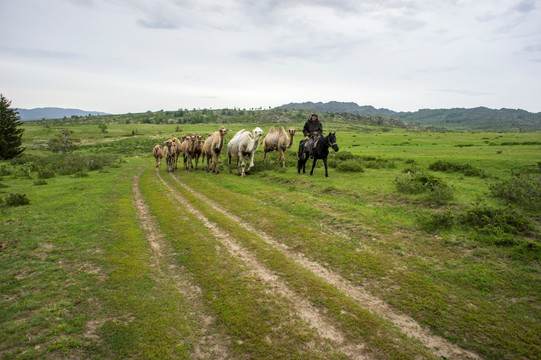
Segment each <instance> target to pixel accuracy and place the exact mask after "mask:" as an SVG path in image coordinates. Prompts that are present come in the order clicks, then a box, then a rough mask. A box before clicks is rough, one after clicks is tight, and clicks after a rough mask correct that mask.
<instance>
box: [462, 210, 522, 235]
mask: <svg viewBox="0 0 541 360" xmlns="http://www.w3.org/2000/svg"><path fill="white" fill-rule="evenodd" d="M457 220H458V223H460V224H461V225H463V226H467V227H469V228H471V229H474V230H475V231H477V232H478V233H482V234H487V235H498V234H502V233H506V234H529V233H530V231H531V230H532V225H531V224H530V221H529V220H528V219H527V218H526V217H525V216H524V214H522V213H520V212H517V211H515V210H514V209H511V208H502V209H499V208H491V207H488V206H486V205H478V206H476V207H472V208H470V209H468V210H466V211H464V212H462V213H461V214H460V215H459V216H458V218H457Z"/></svg>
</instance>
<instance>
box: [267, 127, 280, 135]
mask: <svg viewBox="0 0 541 360" xmlns="http://www.w3.org/2000/svg"><path fill="white" fill-rule="evenodd" d="M277 132H278V131H277V130H276V129H275V128H274V126H271V128H270V129H269V134H272V133H277Z"/></svg>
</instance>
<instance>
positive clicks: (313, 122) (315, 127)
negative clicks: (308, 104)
mask: <svg viewBox="0 0 541 360" xmlns="http://www.w3.org/2000/svg"><path fill="white" fill-rule="evenodd" d="M302 133H303V134H304V136H309V138H308V151H309V154H310V157H311V158H313V157H314V144H315V143H317V140H318V139H319V137H320V136H321V135H322V134H323V125H321V122H319V119H318V116H317V114H312V116H311V117H310V119H308V120H306V123H305V124H304V128H303V129H302Z"/></svg>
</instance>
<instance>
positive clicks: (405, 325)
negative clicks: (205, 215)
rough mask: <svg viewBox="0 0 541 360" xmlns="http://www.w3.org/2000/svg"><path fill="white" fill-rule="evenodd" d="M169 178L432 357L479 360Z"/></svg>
mask: <svg viewBox="0 0 541 360" xmlns="http://www.w3.org/2000/svg"><path fill="white" fill-rule="evenodd" d="M171 176H172V177H173V179H175V181H176V182H177V183H179V184H180V185H182V186H183V187H184V188H186V189H187V190H188V191H190V192H191V193H192V194H194V195H195V196H197V197H198V198H199V199H201V200H202V201H204V202H206V203H207V204H209V205H210V206H212V207H213V208H214V210H216V211H218V212H220V213H221V214H223V215H225V216H227V217H229V218H230V219H231V220H233V221H234V222H235V223H237V224H238V225H240V226H242V227H243V228H245V229H246V230H248V231H250V232H251V233H253V234H255V235H257V236H258V237H260V238H261V239H262V240H264V241H265V242H267V243H268V244H269V245H271V246H273V247H274V248H275V249H277V250H279V251H281V252H282V253H283V254H284V255H286V256H287V257H289V258H290V259H292V260H294V261H295V262H296V263H297V264H299V265H301V266H303V267H305V268H307V269H309V270H310V271H312V272H313V273H314V274H316V275H317V276H319V277H320V278H321V279H323V280H324V281H325V282H327V283H329V284H331V285H333V286H334V287H336V288H337V289H338V290H340V291H342V292H343V293H345V294H346V295H347V296H349V297H351V298H353V299H355V300H356V301H357V302H358V303H359V305H361V306H362V307H364V308H366V309H368V310H369V311H371V312H373V313H375V314H378V315H379V316H381V317H382V318H384V319H386V320H388V321H390V322H392V323H393V324H394V325H395V326H397V327H398V328H399V329H400V331H402V332H403V333H405V334H406V335H408V336H410V337H412V338H415V339H417V340H419V341H420V342H421V343H423V344H424V345H425V346H426V347H427V348H429V349H430V350H431V351H432V352H433V353H434V354H435V355H437V356H439V357H443V358H446V359H480V357H479V356H478V355H477V354H474V353H472V352H470V351H468V350H465V349H462V348H460V347H458V346H456V345H454V344H452V343H451V342H450V341H448V340H446V339H444V338H442V337H440V336H437V335H434V334H432V333H430V331H429V330H427V329H424V328H423V327H421V325H420V324H419V323H418V322H416V321H415V320H414V319H413V318H411V317H410V316H407V315H405V314H400V313H399V312H397V311H396V310H395V309H392V308H391V307H390V306H389V304H387V303H385V302H384V301H383V300H381V299H379V298H377V297H375V296H373V295H371V294H369V293H368V292H367V291H366V290H365V289H364V288H363V287H361V286H358V285H355V284H353V283H351V282H350V281H349V280H347V279H345V278H344V277H342V276H340V275H339V274H337V273H335V272H333V271H331V270H329V269H327V268H325V267H324V266H322V265H321V264H319V263H317V262H315V261H312V260H310V259H308V258H307V257H306V256H304V254H302V253H299V252H297V251H295V250H292V249H291V248H289V247H288V246H287V245H285V244H283V243H281V242H279V241H277V240H276V239H274V238H273V237H272V236H269V235H268V234H266V233H265V232H263V231H261V230H259V229H257V228H255V227H253V226H252V225H250V224H248V223H247V222H246V221H245V220H244V219H241V218H239V217H238V216H236V215H234V214H231V213H229V212H227V211H225V210H224V209H222V208H221V207H220V206H219V205H218V204H216V203H215V202H213V201H212V200H211V199H209V198H208V197H206V196H204V195H202V194H200V193H198V192H196V191H195V190H194V189H193V188H191V187H189V186H188V185H187V184H186V183H184V182H182V181H180V180H179V179H178V178H177V177H176V176H174V175H171ZM162 181H163V180H162Z"/></svg>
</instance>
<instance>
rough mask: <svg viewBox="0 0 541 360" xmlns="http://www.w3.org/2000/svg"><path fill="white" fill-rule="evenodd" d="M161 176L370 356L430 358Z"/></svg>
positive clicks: (291, 261)
mask: <svg viewBox="0 0 541 360" xmlns="http://www.w3.org/2000/svg"><path fill="white" fill-rule="evenodd" d="M164 179H166V181H168V182H169V184H170V185H171V186H173V187H175V189H176V190H177V191H178V192H179V193H180V194H181V196H182V197H183V198H185V199H187V200H188V201H190V202H191V203H192V204H193V205H194V206H196V207H197V208H198V209H199V210H200V211H202V212H203V214H204V215H205V216H206V217H207V218H208V219H209V220H211V221H213V222H215V223H216V224H218V226H219V227H220V228H221V229H224V230H226V231H227V232H228V233H229V234H231V236H232V237H233V238H234V239H235V240H236V241H237V242H239V243H240V244H241V245H242V246H243V247H245V248H246V249H248V250H250V252H252V253H253V254H254V255H255V256H256V257H257V259H258V261H259V262H260V263H262V264H264V265H265V266H266V267H267V268H268V269H270V270H272V271H273V272H275V273H276V274H278V275H279V276H280V277H281V278H282V279H283V280H285V281H286V282H287V284H288V286H289V287H290V288H291V289H293V290H294V291H296V292H297V293H299V294H300V295H301V296H302V297H304V298H306V299H308V301H310V302H311V303H312V304H314V305H315V306H317V307H319V308H321V309H322V310H323V311H322V312H324V313H326V314H327V316H328V317H329V318H330V319H331V320H332V322H333V324H334V325H335V326H336V328H337V329H339V330H340V331H342V332H343V333H344V334H346V336H347V337H348V338H349V340H351V341H352V342H354V343H363V344H365V345H366V349H367V350H368V351H369V352H371V353H372V356H373V357H378V358H393V359H401V358H403V359H406V358H415V357H419V356H421V357H425V358H431V357H432V355H431V354H430V353H429V352H428V351H427V350H426V349H425V348H424V346H422V345H421V344H420V343H418V342H417V341H412V339H411V338H407V337H406V336H405V335H404V334H402V333H400V332H399V331H398V330H397V329H396V328H395V327H393V326H392V325H390V324H389V323H387V322H386V321H384V320H382V319H381V318H379V317H378V316H376V315H374V314H372V313H371V312H369V311H367V310H365V309H363V308H361V307H360V306H359V305H358V304H357V303H356V302H355V301H354V300H352V299H350V298H349V297H347V296H345V295H344V294H343V293H341V292H340V291H338V290H337V289H336V288H334V287H333V286H331V285H329V284H328V283H326V282H325V281H323V280H322V279H320V278H318V277H317V276H315V275H314V274H313V273H311V272H310V271H309V270H307V269H305V268H303V267H302V266H300V265H298V264H296V263H295V262H294V261H293V260H291V259H289V258H288V257H287V256H285V255H284V254H283V253H281V252H280V251H278V250H276V249H274V248H273V247H271V246H270V245H268V244H267V243H265V242H264V241H263V240H261V239H260V238H258V237H257V236H255V235H254V234H252V233H250V232H248V231H247V230H245V229H244V228H242V227H241V226H239V225H238V224H236V223H234V222H233V221H232V220H231V219H229V218H228V217H226V216H224V215H222V214H221V213H219V212H217V211H215V210H214V209H212V207H211V206H210V205H208V204H206V203H204V202H202V201H201V200H200V199H199V198H197V197H196V196H194V195H193V194H192V193H191V192H190V191H187V190H186V189H185V188H183V187H182V186H180V185H179V184H178V183H176V182H175V181H174V180H173V179H171V177H170V176H169V175H164Z"/></svg>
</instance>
